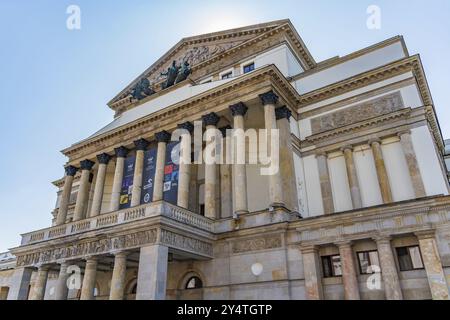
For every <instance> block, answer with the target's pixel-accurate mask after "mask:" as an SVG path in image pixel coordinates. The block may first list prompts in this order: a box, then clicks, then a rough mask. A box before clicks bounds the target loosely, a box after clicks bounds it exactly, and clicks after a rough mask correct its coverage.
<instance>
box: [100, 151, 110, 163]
mask: <svg viewBox="0 0 450 320" xmlns="http://www.w3.org/2000/svg"><path fill="white" fill-rule="evenodd" d="M97 160H98V162H99V163H100V164H108V162H109V160H111V156H110V155H109V154H107V153H101V154H98V155H97Z"/></svg>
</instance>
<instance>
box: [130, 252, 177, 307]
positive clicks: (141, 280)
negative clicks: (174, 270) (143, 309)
mask: <svg viewBox="0 0 450 320" xmlns="http://www.w3.org/2000/svg"><path fill="white" fill-rule="evenodd" d="M168 256H169V249H168V248H167V247H165V246H162V245H158V244H156V245H151V246H146V247H142V248H141V251H140V255H139V271H138V280H137V293H136V300H165V299H166V283H167V259H168Z"/></svg>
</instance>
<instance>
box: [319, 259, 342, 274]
mask: <svg viewBox="0 0 450 320" xmlns="http://www.w3.org/2000/svg"><path fill="white" fill-rule="evenodd" d="M322 267H323V277H324V278H330V277H340V276H342V269H341V257H340V256H339V255H334V256H325V257H322Z"/></svg>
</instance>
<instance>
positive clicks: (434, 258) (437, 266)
mask: <svg viewBox="0 0 450 320" xmlns="http://www.w3.org/2000/svg"><path fill="white" fill-rule="evenodd" d="M416 236H417V238H418V239H419V247H420V252H421V253H422V259H423V264H424V266H425V271H426V273H427V277H428V285H429V286H430V290H431V296H432V298H433V300H449V299H450V297H449V290H448V284H447V280H446V277H445V273H444V270H443V268H442V262H441V257H440V255H439V250H438V247H437V244H436V238H435V235H434V232H429V231H424V232H417V233H416Z"/></svg>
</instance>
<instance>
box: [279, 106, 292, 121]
mask: <svg viewBox="0 0 450 320" xmlns="http://www.w3.org/2000/svg"><path fill="white" fill-rule="evenodd" d="M275 117H276V119H277V120H281V119H287V120H289V118H290V117H292V112H291V110H290V109H289V108H288V107H286V106H282V107H279V108H276V109H275Z"/></svg>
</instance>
